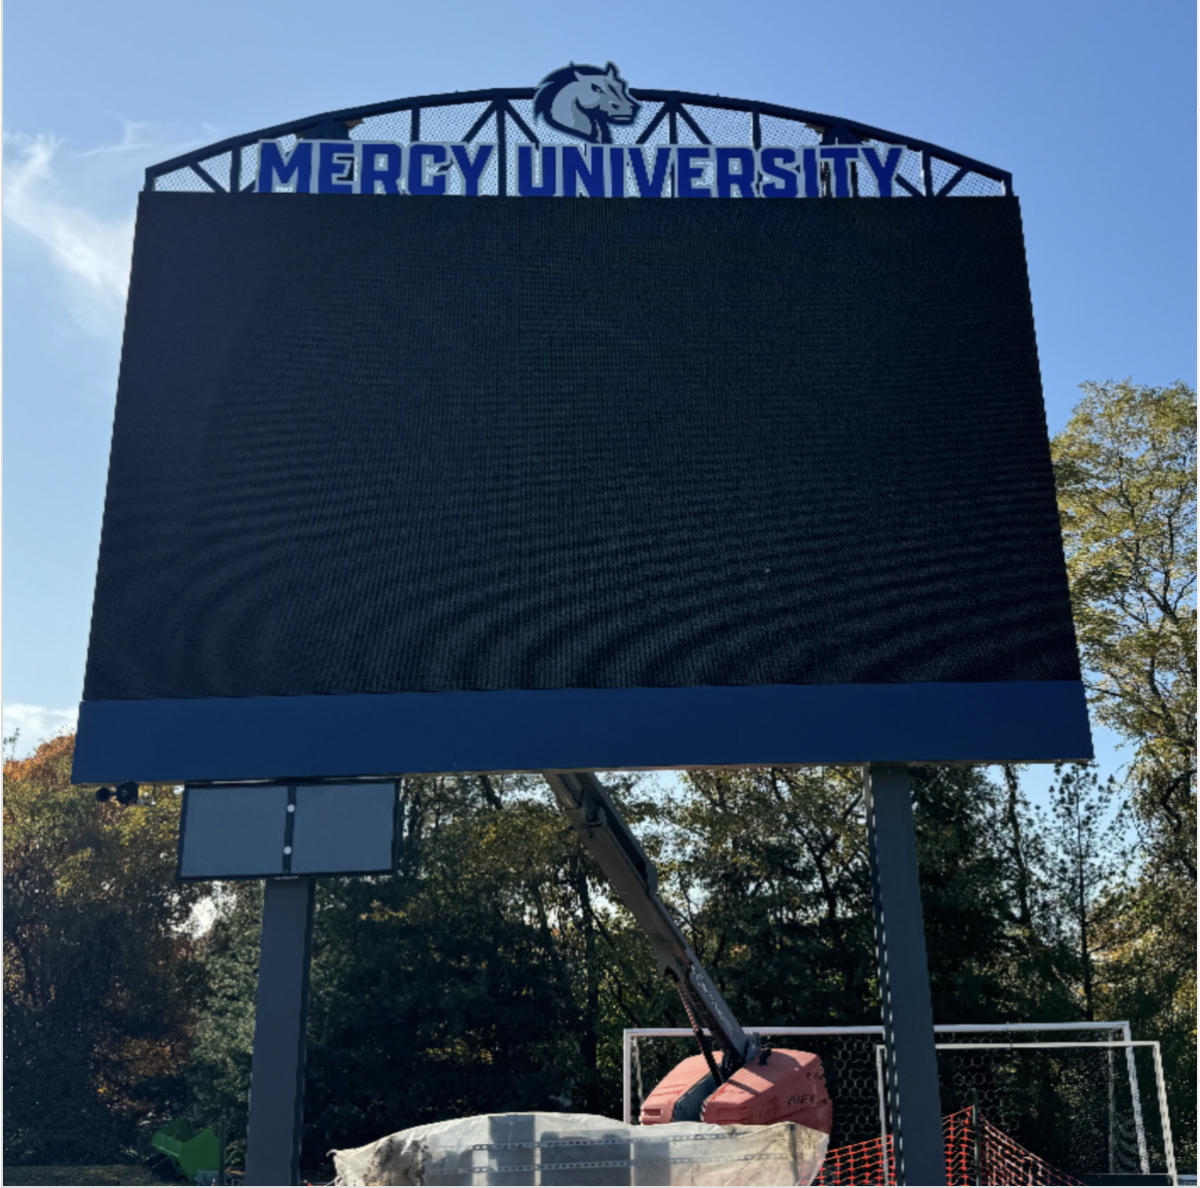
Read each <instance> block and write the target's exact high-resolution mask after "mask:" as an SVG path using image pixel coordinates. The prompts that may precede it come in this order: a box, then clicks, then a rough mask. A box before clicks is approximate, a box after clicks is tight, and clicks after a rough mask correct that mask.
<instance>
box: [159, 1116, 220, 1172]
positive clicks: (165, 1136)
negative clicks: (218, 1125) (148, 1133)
mask: <svg viewBox="0 0 1200 1188" xmlns="http://www.w3.org/2000/svg"><path fill="white" fill-rule="evenodd" d="M150 1145H151V1146H152V1147H153V1148H154V1149H155V1150H156V1151H158V1152H159V1153H160V1154H162V1155H165V1156H166V1157H167V1158H168V1159H169V1160H170V1161H171V1165H172V1166H173V1167H174V1168H175V1171H176V1173H177V1174H179V1175H181V1176H183V1178H184V1179H185V1180H187V1182H188V1183H189V1184H194V1183H195V1182H196V1176H197V1175H198V1174H199V1173H200V1172H202V1171H208V1172H215V1171H216V1170H217V1169H218V1167H219V1165H220V1162H221V1144H220V1143H219V1142H218V1141H217V1136H216V1132H215V1131H214V1130H213V1129H212V1127H211V1126H206V1127H205V1128H204V1129H203V1130H195V1129H194V1128H193V1127H192V1124H191V1123H190V1122H189V1121H188V1120H187V1119H186V1118H175V1119H173V1120H172V1121H170V1122H168V1123H167V1124H166V1126H164V1127H163V1128H162V1130H159V1131H157V1132H156V1133H155V1135H154V1137H153V1138H152V1139H151V1140H150Z"/></svg>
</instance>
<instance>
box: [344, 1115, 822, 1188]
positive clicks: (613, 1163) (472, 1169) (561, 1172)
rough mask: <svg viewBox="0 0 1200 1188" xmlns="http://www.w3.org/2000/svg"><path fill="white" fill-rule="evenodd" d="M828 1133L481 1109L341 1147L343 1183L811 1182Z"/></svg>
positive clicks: (790, 1125) (796, 1128)
mask: <svg viewBox="0 0 1200 1188" xmlns="http://www.w3.org/2000/svg"><path fill="white" fill-rule="evenodd" d="M828 1142H829V1136H828V1135H825V1134H821V1133H820V1132H819V1131H816V1130H809V1129H808V1128H807V1127H805V1126H798V1125H796V1124H795V1123H792V1122H781V1123H779V1124H777V1125H775V1126H710V1125H706V1124H705V1123H703V1122H672V1123H670V1124H668V1125H665V1126H627V1125H626V1124H625V1123H623V1122H614V1121H613V1120H612V1119H610V1118H600V1117H597V1116H595V1115H594V1114H543V1113H531V1114H480V1115H478V1116H476V1117H473V1118H458V1119H456V1120H454V1121H452V1122H438V1123H434V1124H433V1125H430V1126H416V1127H413V1128H412V1129H411V1130H402V1131H399V1132H398V1133H397V1134H392V1135H389V1136H388V1137H387V1138H384V1139H380V1140H379V1141H378V1142H374V1143H370V1144H368V1145H367V1146H365V1147H358V1148H356V1149H354V1150H348V1151H334V1152H333V1159H334V1165H335V1167H336V1168H337V1173H338V1175H337V1179H336V1181H335V1183H337V1184H341V1185H348V1186H349V1185H375V1184H428V1185H438V1184H508V1185H525V1184H539V1185H540V1184H579V1185H583V1184H630V1185H633V1184H713V1185H719V1184H738V1185H760V1184H762V1185H767V1184H811V1183H812V1181H813V1179H814V1178H815V1177H816V1175H817V1173H818V1172H819V1171H820V1170H821V1163H822V1161H823V1160H824V1158H825V1150H826V1147H827V1145H828Z"/></svg>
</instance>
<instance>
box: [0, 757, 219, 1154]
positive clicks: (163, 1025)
mask: <svg viewBox="0 0 1200 1188" xmlns="http://www.w3.org/2000/svg"><path fill="white" fill-rule="evenodd" d="M73 751H74V738H73V736H71V735H65V736H63V737H60V738H54V739H51V740H49V741H48V742H44V743H42V745H41V746H39V747H38V749H37V751H36V753H35V754H34V755H33V756H32V757H31V758H28V759H24V760H14V759H10V760H8V761H6V762H5V764H4V1089H5V1128H4V1150H5V1160H6V1162H24V1163H36V1162H48V1163H68V1162H72V1161H78V1162H108V1161H117V1160H119V1159H120V1158H121V1154H122V1151H124V1150H126V1149H128V1148H129V1147H130V1146H131V1145H132V1144H133V1143H134V1141H135V1139H136V1124H137V1123H138V1122H145V1121H147V1120H149V1121H153V1120H154V1119H158V1120H160V1121H161V1120H162V1119H163V1118H165V1117H166V1116H169V1115H170V1114H171V1113H172V1112H173V1111H174V1110H175V1109H177V1108H178V1107H179V1106H180V1105H181V1104H182V1100H183V1096H184V1085H183V1080H182V1074H183V1069H184V1066H185V1064H186V1060H187V1056H188V1048H189V1043H190V1039H191V1030H192V1026H193V1001H194V997H195V991H196V988H197V979H198V966H197V965H196V963H195V962H194V960H193V956H192V950H193V942H192V940H191V938H190V936H189V933H188V929H187V925H188V921H189V917H190V914H191V909H192V905H193V904H194V903H195V902H196V900H197V899H198V898H199V897H200V896H202V895H203V894H204V888H202V887H200V886H195V885H193V886H189V887H185V888H180V887H178V886H176V884H175V882H174V877H173V876H174V866H175V841H176V837H177V832H178V819H179V800H178V798H177V797H175V796H173V795H172V790H171V788H170V787H144V788H143V789H142V795H143V798H144V799H146V800H148V801H149V803H146V804H144V805H140V806H137V807H133V806H131V807H129V808H121V807H119V806H118V805H117V804H116V802H115V801H109V802H108V803H107V804H99V803H97V801H96V798H95V788H94V787H72V785H71V760H72V755H73Z"/></svg>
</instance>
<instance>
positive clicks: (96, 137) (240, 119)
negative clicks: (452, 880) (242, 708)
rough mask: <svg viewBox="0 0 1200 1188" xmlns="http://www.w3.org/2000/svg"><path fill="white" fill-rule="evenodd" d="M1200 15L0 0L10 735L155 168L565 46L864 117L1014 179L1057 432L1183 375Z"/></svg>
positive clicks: (1027, 6)
mask: <svg viewBox="0 0 1200 1188" xmlns="http://www.w3.org/2000/svg"><path fill="white" fill-rule="evenodd" d="M1195 22H1196V16H1195V7H1194V5H1193V4H1191V3H1190V2H1188V0H1156V3H1154V4H1153V5H1144V6H1135V5H1133V4H1130V3H1128V0H1126V2H1125V3H1120V4H1118V3H1114V2H1112V0H1087V2H1083V0H1036V2H1030V0H1006V2H1005V3H1003V4H1000V3H995V2H992V3H979V2H975V3H963V2H962V0H958V2H956V3H950V2H944V0H908V2H907V3H904V4H900V3H886V2H884V0H840V2H839V3H837V4H828V3H827V4H822V5H817V4H812V3H764V2H762V0H743V2H741V3H738V4H728V3H727V4H721V5H717V4H713V3H696V2H691V3H678V2H672V3H653V2H651V3H636V4H635V3H629V2H627V0H615V2H611V3H608V4H606V5H604V6H595V5H586V6H584V5H579V6H576V7H572V6H568V5H564V4H561V3H555V4H549V3H545V2H544V0H536V2H529V0H525V2H523V3H521V4H519V5H518V4H509V5H499V4H484V3H476V2H464V3H454V2H452V0H451V2H445V0H443V2H442V3H427V4H422V5H414V4H409V3H396V2H393V3H389V4H381V3H353V2H350V3H344V4H341V5H338V6H329V5H326V4H322V5H317V4H312V3H307V2H300V3H296V2H292V3H288V4H286V5H285V4H282V3H278V2H277V0H259V2H257V3H256V2H253V0H241V2H239V3H236V4H235V3H232V2H230V0H210V2H209V3H207V4H205V5H202V6H201V5H172V4H162V3H161V2H155V3H151V2H149V0H122V2H119V3H116V4H112V5H97V4H94V3H82V2H80V0H38V2H37V3H33V2H32V0H15V2H13V3H10V4H8V5H7V6H6V9H5V51H6V52H5V61H4V66H5V71H4V121H5V123H4V166H5V171H4V190H5V202H4V230H5V248H6V251H5V257H4V264H5V273H4V278H5V298H6V300H5V306H4V309H5V314H6V320H5V322H6V324H5V330H6V333H5V344H4V345H5V351H4V381H5V385H4V393H5V402H4V411H5V418H4V463H5V466H4V496H5V499H4V561H5V567H4V578H5V581H4V594H3V600H4V612H5V614H4V654H3V675H4V686H3V700H4V721H5V732H6V733H9V732H11V730H12V729H13V727H14V726H18V725H19V726H20V727H21V731H22V735H23V742H24V743H25V744H26V747H23V748H22V749H23V750H24V749H26V748H27V746H28V744H31V743H33V742H35V741H36V740H37V739H38V738H39V737H41V736H43V735H45V734H47V733H49V732H50V731H52V730H54V729H56V728H58V727H61V726H63V725H66V724H69V723H70V722H71V721H72V719H73V714H74V710H75V707H76V705H77V703H78V700H79V697H80V692H81V687H82V679H83V666H84V658H85V653H86V646H87V632H88V622H89V617H90V613H91V597H92V584H93V579H94V574H95V564H96V551H97V547H98V542H99V533H100V519H101V512H102V509H103V498H104V482H105V474H106V469H107V463H108V444H109V434H110V430H111V422H112V410H113V399H114V393H115V388H116V375H117V367H118V363H119V358H120V343H121V321H122V316H123V309H124V297H125V285H126V280H127V275H128V264H129V250H130V243H131V239H132V226H133V222H132V220H133V211H134V205H135V202H136V198H137V192H138V190H139V188H140V186H141V172H142V170H143V169H144V168H145V167H146V166H147V165H149V164H153V163H155V162H157V161H161V160H165V159H166V158H168V157H170V156H173V155H175V154H176V153H178V152H181V151H183V150H185V149H187V148H190V147H198V146H200V145H203V144H206V143H209V142H211V141H216V140H219V139H221V138H223V137H225V136H229V135H233V134H235V133H239V132H245V131H250V130H253V129H255V128H260V127H265V126H267V125H270V124H274V123H279V122H282V121H285V120H289V119H297V118H300V117H302V116H305V115H308V114H312V113H316V112H320V111H324V110H329V109H336V108H341V107H348V106H352V105H355V104H358V103H368V102H373V101H377V100H385V99H390V98H397V97H400V96H405V95H419V94H427V93H432V92H443V91H453V90H471V89H475V88H479V87H488V86H497V85H512V86H532V85H533V84H535V83H536V82H537V81H538V79H540V78H541V77H542V76H543V75H544V74H545V73H547V71H549V70H551V69H553V68H555V67H557V66H560V65H563V64H564V63H566V62H567V61H569V60H575V61H583V62H597V63H603V62H604V61H606V60H610V59H611V60H612V61H615V62H617V63H618V64H619V66H620V67H621V70H622V73H623V74H624V76H625V77H626V78H627V79H628V80H629V83H630V86H631V88H632V89H633V90H634V92H635V93H636V90H637V87H638V85H639V84H640V85H642V86H647V87H657V88H664V89H665V88H672V89H679V90H689V91H699V92H716V93H719V94H723V95H732V96H738V97H742V98H748V99H761V100H765V101H769V102H774V103H780V104H785V105H789V106H794V107H799V108H804V109H807V110H811V111H817V112H824V113H828V114H833V115H839V116H844V117H848V118H852V119H859V120H862V121H864V122H866V123H869V124H873V125H876V126H878V127H882V128H887V129H892V130H895V131H898V132H901V133H905V134H907V135H910V136H913V137H917V138H920V139H923V140H927V141H931V142H933V143H935V144H941V145H944V146H945V147H947V148H950V149H954V150H957V151H958V152H961V153H965V154H967V155H968V156H972V157H975V158H976V159H978V160H982V161H986V162H988V163H990V164H994V165H997V166H999V167H1001V168H1005V169H1008V170H1010V171H1011V172H1012V173H1013V175H1014V181H1015V189H1016V192H1017V193H1018V195H1020V197H1021V200H1022V207H1023V214H1024V220H1025V230H1026V238H1027V247H1028V255H1029V266H1030V276H1031V282H1032V288H1033V300H1034V310H1035V315H1036V319H1037V331H1038V343H1039V351H1040V357H1041V364H1042V373H1043V379H1044V384H1045V394H1046V407H1047V416H1048V420H1049V424H1050V428H1051V431H1055V430H1058V429H1060V428H1061V427H1062V426H1063V425H1064V424H1065V422H1066V420H1067V418H1068V416H1069V415H1070V410H1071V407H1072V405H1073V404H1074V402H1075V400H1076V399H1077V396H1078V393H1077V385H1078V384H1079V383H1080V382H1082V381H1083V380H1088V379H1097V380H1100V379H1107V378H1120V377H1124V376H1132V377H1133V378H1134V379H1135V380H1136V381H1138V382H1140V383H1150V384H1163V383H1168V382H1170V381H1172V380H1174V379H1177V378H1182V379H1185V380H1187V381H1188V382H1189V383H1193V384H1194V383H1195V361H1196V341H1195V333H1196V306H1195V260H1196V228H1195V203H1196V192H1195V179H1196V165H1195V144H1196V107H1195V93H1196V78H1195V65H1196V54H1195V35H1196V29H1195ZM970 382H971V377H970V376H969V375H966V376H964V377H963V383H964V384H970ZM1098 741H1099V742H1100V743H1101V747H1100V750H1101V755H1102V760H1103V762H1104V764H1105V766H1107V767H1111V766H1112V765H1113V764H1114V763H1115V762H1116V758H1115V757H1114V754H1113V751H1112V748H1111V741H1110V740H1106V739H1099V740H1098Z"/></svg>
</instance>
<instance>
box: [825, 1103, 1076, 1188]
mask: <svg viewBox="0 0 1200 1188" xmlns="http://www.w3.org/2000/svg"><path fill="white" fill-rule="evenodd" d="M942 1132H943V1134H944V1135H945V1139H946V1183H947V1184H1082V1183H1083V1181H1082V1180H1077V1179H1075V1178H1074V1177H1073V1176H1068V1175H1067V1174H1066V1173H1065V1172H1060V1171H1059V1170H1058V1169H1057V1168H1056V1167H1051V1166H1050V1164H1048V1163H1047V1162H1046V1161H1045V1160H1044V1159H1039V1158H1038V1157H1037V1156H1036V1155H1034V1154H1033V1152H1032V1151H1026V1150H1025V1148H1024V1147H1022V1146H1020V1145H1019V1144H1018V1143H1014V1142H1013V1140H1012V1139H1010V1138H1009V1137H1008V1135H1006V1134H1005V1133H1004V1132H1003V1131H1002V1130H1000V1129H998V1128H997V1127H995V1126H993V1125H992V1124H991V1123H990V1122H989V1121H988V1120H987V1119H986V1118H984V1117H982V1116H980V1115H977V1114H976V1112H975V1110H974V1109H973V1108H971V1107H968V1108H967V1109H965V1110H959V1111H958V1112H957V1113H955V1114H949V1115H948V1116H947V1117H945V1118H943V1119H942ZM895 1182H896V1170H895V1164H894V1163H893V1161H892V1137H891V1135H888V1137H887V1139H886V1141H885V1140H884V1139H883V1138H877V1139H872V1140H871V1141H870V1142H867V1143H855V1144H854V1145H853V1146H850V1147H838V1148H837V1150H835V1151H830V1152H829V1154H828V1155H826V1156H825V1163H824V1165H823V1166H822V1168H821V1172H820V1174H819V1175H818V1176H817V1178H816V1179H815V1180H814V1181H813V1183H814V1184H894V1183H895Z"/></svg>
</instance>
